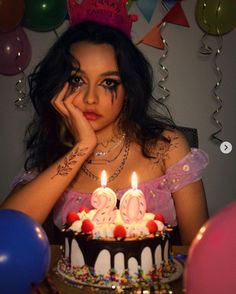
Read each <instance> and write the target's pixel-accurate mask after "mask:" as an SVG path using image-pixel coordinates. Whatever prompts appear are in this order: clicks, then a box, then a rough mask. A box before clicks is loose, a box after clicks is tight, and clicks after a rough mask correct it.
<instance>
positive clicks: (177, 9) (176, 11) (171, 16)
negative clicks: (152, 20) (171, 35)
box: [162, 2, 189, 27]
mask: <svg viewBox="0 0 236 294" xmlns="http://www.w3.org/2000/svg"><path fill="white" fill-rule="evenodd" d="M162 22H169V23H173V24H177V25H180V26H184V27H189V23H188V20H187V18H186V16H185V13H184V11H183V8H182V6H181V5H180V3H179V2H176V4H175V5H174V6H173V7H172V8H171V10H170V11H169V12H168V13H167V14H166V15H165V17H164V18H163V19H162Z"/></svg>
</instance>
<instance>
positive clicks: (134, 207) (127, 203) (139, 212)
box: [120, 172, 146, 223]
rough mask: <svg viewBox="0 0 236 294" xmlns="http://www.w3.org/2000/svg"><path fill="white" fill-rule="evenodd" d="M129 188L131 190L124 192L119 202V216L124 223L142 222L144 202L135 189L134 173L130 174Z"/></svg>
mask: <svg viewBox="0 0 236 294" xmlns="http://www.w3.org/2000/svg"><path fill="white" fill-rule="evenodd" d="M131 186H132V189H129V190H128V191H126V192H125V194H124V195H123V196H122V198H121V201H120V214H121V217H122V219H123V220H124V222H125V223H132V222H137V221H139V220H142V219H143V216H144V214H145V212H146V200H145V197H144V195H143V192H142V191H141V190H139V189H138V188H137V187H138V179H137V174H136V172H133V173H132V177H131Z"/></svg>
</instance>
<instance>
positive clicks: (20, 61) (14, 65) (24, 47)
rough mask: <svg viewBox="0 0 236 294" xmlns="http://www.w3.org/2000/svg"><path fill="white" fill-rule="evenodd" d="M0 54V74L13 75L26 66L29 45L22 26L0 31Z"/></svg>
mask: <svg viewBox="0 0 236 294" xmlns="http://www.w3.org/2000/svg"><path fill="white" fill-rule="evenodd" d="M0 56H1V57H0V74H4V75H15V74H18V73H19V72H21V71H23V70H24V69H25V68H26V67H27V66H28V64H29V62H30V59H31V45H30V43H29V40H28V37H27V35H26V34H25V32H24V30H23V28H22V27H20V26H19V27H17V28H16V29H15V30H13V31H11V32H8V33H0Z"/></svg>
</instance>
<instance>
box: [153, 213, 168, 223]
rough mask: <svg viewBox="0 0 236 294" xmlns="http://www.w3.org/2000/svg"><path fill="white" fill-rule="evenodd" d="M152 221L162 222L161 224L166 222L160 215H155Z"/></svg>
mask: <svg viewBox="0 0 236 294" xmlns="http://www.w3.org/2000/svg"><path fill="white" fill-rule="evenodd" d="M154 220H158V221H160V222H162V223H163V224H164V223H165V222H166V220H165V218H164V216H163V215H162V214H160V213H158V214H156V215H155V218H154Z"/></svg>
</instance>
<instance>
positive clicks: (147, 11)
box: [137, 0, 157, 22]
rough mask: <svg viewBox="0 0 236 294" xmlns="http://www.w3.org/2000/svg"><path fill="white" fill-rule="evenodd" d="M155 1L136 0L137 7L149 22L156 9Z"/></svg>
mask: <svg viewBox="0 0 236 294" xmlns="http://www.w3.org/2000/svg"><path fill="white" fill-rule="evenodd" d="M156 4H157V0H137V6H138V8H139V9H140V11H141V12H142V14H143V16H144V17H145V18H146V20H147V21H148V22H149V21H150V20H151V18H152V15H153V12H154V10H155V8H156Z"/></svg>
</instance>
